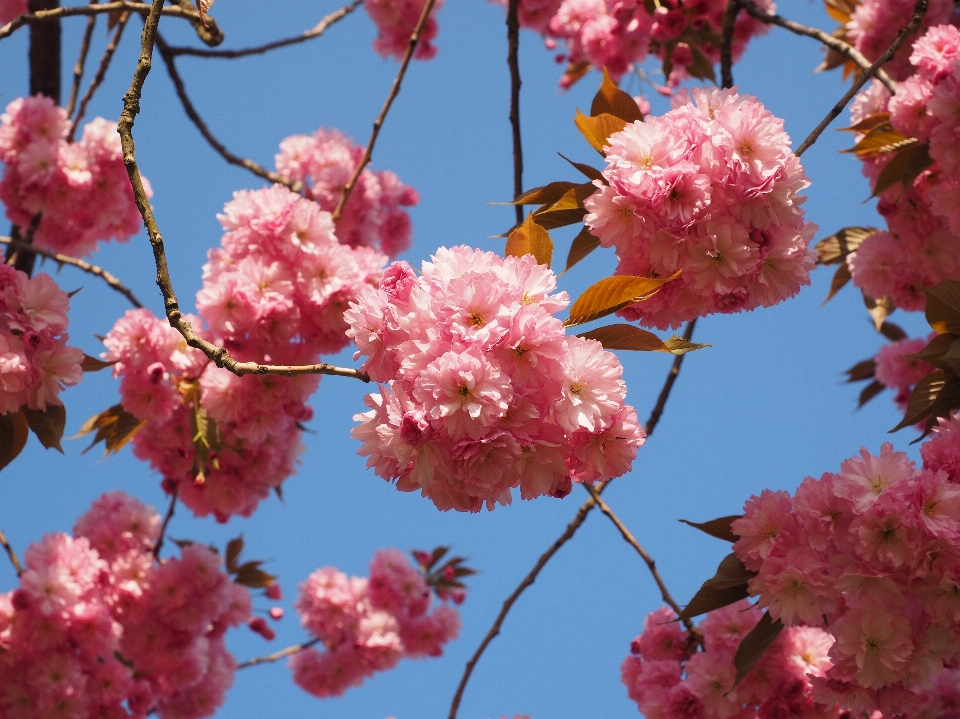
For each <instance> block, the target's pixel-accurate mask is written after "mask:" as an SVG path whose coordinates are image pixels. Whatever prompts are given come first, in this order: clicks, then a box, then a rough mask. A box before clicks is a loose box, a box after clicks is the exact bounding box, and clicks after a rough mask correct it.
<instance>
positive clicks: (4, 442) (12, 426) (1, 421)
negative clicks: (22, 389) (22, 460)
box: [0, 411, 30, 469]
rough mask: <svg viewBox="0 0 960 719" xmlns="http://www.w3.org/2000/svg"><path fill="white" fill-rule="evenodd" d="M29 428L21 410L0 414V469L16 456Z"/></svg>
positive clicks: (20, 449)
mask: <svg viewBox="0 0 960 719" xmlns="http://www.w3.org/2000/svg"><path fill="white" fill-rule="evenodd" d="M29 434H30V429H29V426H28V424H27V419H26V417H24V416H23V412H20V411H17V412H9V413H7V414H4V415H0V469H3V468H4V467H6V466H7V465H8V464H10V463H11V462H12V461H13V460H15V459H16V458H17V456H18V455H19V454H20V452H22V451H23V447H24V445H26V443H27V436H28V435H29Z"/></svg>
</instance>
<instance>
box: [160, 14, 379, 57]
mask: <svg viewBox="0 0 960 719" xmlns="http://www.w3.org/2000/svg"><path fill="white" fill-rule="evenodd" d="M362 4H363V0H353V2H351V3H350V4H349V5H345V6H344V7H342V8H340V9H339V10H335V11H333V12H332V13H330V14H329V15H327V16H326V17H325V18H323V19H322V20H321V21H320V22H318V23H317V24H316V25H315V26H314V27H312V28H310V29H309V30H307V31H305V32H303V33H301V34H300V35H295V36H294V37H288V38H284V39H283V40H275V41H273V42H268V43H266V44H264V45H257V46H256V47H248V48H244V49H242V50H205V49H203V48H194V47H182V46H176V45H170V46H168V48H167V49H168V50H169V51H170V54H171V55H173V56H174V57H177V56H178V55H191V56H193V57H219V58H238V57H247V56H248V55H262V54H263V53H265V52H269V51H270V50H276V49H277V48H281V47H287V46H289V45H296V44H298V43H301V42H305V41H306V40H311V39H313V38H315V37H320V36H321V35H322V34H323V33H324V32H326V30H327V28H328V27H330V26H331V25H333V24H334V23H336V22H338V21H340V20H342V19H343V18H345V17H346V16H347V15H349V14H350V13H352V12H353V11H354V10H356V9H357V8H358V7H360V5H362Z"/></svg>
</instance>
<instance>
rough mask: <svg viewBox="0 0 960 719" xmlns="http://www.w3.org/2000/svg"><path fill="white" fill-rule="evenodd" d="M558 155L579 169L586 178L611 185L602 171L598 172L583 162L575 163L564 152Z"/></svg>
mask: <svg viewBox="0 0 960 719" xmlns="http://www.w3.org/2000/svg"><path fill="white" fill-rule="evenodd" d="M557 154H558V155H560V157H562V158H563V159H564V160H566V161H567V162H569V163H570V164H571V165H573V166H574V167H575V168H577V169H578V170H579V171H580V172H582V173H583V174H584V175H585V176H586V177H589V178H590V179H591V180H600V182H602V183H603V184H604V185H608V184H610V183H608V182H607V178H605V177H604V176H603V173H602V172H600V170H598V169H597V168H596V167H591V166H590V165H585V164H584V163H582V162H574V161H573V160H571V159H570V158H569V157H567V156H566V155H564V154H563V153H562V152H558V153H557Z"/></svg>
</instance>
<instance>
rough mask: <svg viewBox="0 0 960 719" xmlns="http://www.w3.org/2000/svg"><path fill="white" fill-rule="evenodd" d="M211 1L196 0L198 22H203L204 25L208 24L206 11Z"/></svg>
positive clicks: (211, 3)
mask: <svg viewBox="0 0 960 719" xmlns="http://www.w3.org/2000/svg"><path fill="white" fill-rule="evenodd" d="M213 2H214V0H197V14H198V15H199V16H200V22H202V23H203V25H204V27H209V26H210V25H209V23H208V22H207V12H209V10H210V6H211V5H213Z"/></svg>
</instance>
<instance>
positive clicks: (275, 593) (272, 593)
mask: <svg viewBox="0 0 960 719" xmlns="http://www.w3.org/2000/svg"><path fill="white" fill-rule="evenodd" d="M264 594H266V595H267V599H272V600H273V601H275V602H279V601H280V600H281V599H283V591H282V590H281V589H280V585H279V584H278V583H277V582H274V583H273V584H271V585H270V586H269V587H267V589H266V591H265V592H264Z"/></svg>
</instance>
